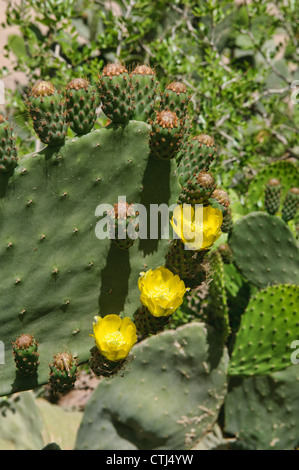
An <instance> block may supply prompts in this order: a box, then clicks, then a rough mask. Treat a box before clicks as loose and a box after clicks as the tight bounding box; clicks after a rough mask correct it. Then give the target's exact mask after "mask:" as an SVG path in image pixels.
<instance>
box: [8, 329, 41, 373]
mask: <svg viewBox="0 0 299 470" xmlns="http://www.w3.org/2000/svg"><path fill="white" fill-rule="evenodd" d="M12 346H13V355H14V359H15V363H16V366H17V368H18V370H19V371H20V372H22V373H23V374H25V375H34V374H36V372H37V368H38V365H39V361H38V357H39V353H38V352H37V349H38V344H37V342H36V341H35V339H34V337H33V336H32V335H29V334H22V335H21V336H19V337H18V338H17V339H16V341H14V342H13V343H12Z"/></svg>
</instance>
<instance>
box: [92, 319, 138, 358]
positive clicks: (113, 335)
mask: <svg viewBox="0 0 299 470" xmlns="http://www.w3.org/2000/svg"><path fill="white" fill-rule="evenodd" d="M93 333H94V334H93V335H89V336H93V337H94V338H95V343H96V346H97V348H98V350H99V351H100V353H101V354H102V355H103V356H105V357H106V358H107V359H108V360H109V361H120V360H122V359H125V358H126V357H127V356H128V354H129V352H130V350H131V349H132V347H133V346H134V344H135V343H136V341H137V335H136V326H135V324H134V323H133V322H132V320H131V319H130V318H129V317H125V318H124V319H123V320H122V319H121V318H120V317H119V316H118V315H106V316H105V317H103V318H102V317H94V322H93Z"/></svg>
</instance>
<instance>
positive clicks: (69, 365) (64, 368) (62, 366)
mask: <svg viewBox="0 0 299 470" xmlns="http://www.w3.org/2000/svg"><path fill="white" fill-rule="evenodd" d="M49 367H50V385H51V388H52V390H53V391H54V392H55V393H62V394H65V393H67V392H69V391H70V390H72V388H73V387H74V385H75V382H76V379H77V370H78V365H77V362H76V360H75V358H74V357H73V355H72V354H69V353H66V352H63V353H59V354H57V355H55V356H54V361H53V364H52V365H50V366H49Z"/></svg>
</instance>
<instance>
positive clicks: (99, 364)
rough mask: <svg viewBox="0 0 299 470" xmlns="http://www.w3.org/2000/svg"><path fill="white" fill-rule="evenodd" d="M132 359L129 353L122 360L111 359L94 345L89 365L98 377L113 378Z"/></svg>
mask: <svg viewBox="0 0 299 470" xmlns="http://www.w3.org/2000/svg"><path fill="white" fill-rule="evenodd" d="M131 359H132V356H131V355H129V356H127V357H126V358H125V359H121V360H120V361H110V360H109V359H107V358H106V357H105V356H103V355H102V354H101V353H100V351H99V350H98V348H97V347H96V346H94V347H93V348H92V349H91V356H90V359H89V366H90V368H91V370H92V371H93V373H94V374H95V375H96V376H97V377H106V378H112V377H114V376H115V375H117V374H118V373H119V372H120V371H121V370H123V369H124V367H125V365H126V364H127V363H128V362H129V361H130V360H131Z"/></svg>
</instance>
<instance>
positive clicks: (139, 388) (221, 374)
mask: <svg viewBox="0 0 299 470" xmlns="http://www.w3.org/2000/svg"><path fill="white" fill-rule="evenodd" d="M132 353H133V354H134V355H135V356H136V357H135V359H134V361H132V363H131V364H130V367H129V369H128V370H126V371H125V374H124V376H123V377H116V378H114V379H113V380H112V381H102V382H100V383H99V385H98V387H97V389H96V390H95V392H94V394H93V395H92V396H91V398H90V400H89V403H88V405H87V407H86V410H85V413H84V417H83V420H82V424H81V427H80V429H79V433H78V437H77V442H76V446H75V449H78V450H83V449H94V450H100V449H101V450H116V449H118V450H140V449H142V450H146V449H172V450H174V449H190V448H191V447H192V445H193V444H194V443H195V442H197V441H198V440H199V439H200V438H201V437H203V436H204V435H205V434H206V433H207V432H208V431H209V430H210V428H211V427H212V425H213V423H215V422H216V420H217V417H218V414H219V411H220V408H221V405H222V403H223V400H224V396H225V393H226V387H227V383H226V377H227V375H226V373H227V365H228V355H227V352H226V350H223V348H222V347H221V345H220V344H219V339H218V335H217V334H216V333H215V331H214V329H213V328H211V327H207V326H206V325H204V324H203V323H197V322H194V323H190V324H188V325H186V326H182V327H180V328H178V329H177V330H170V331H165V332H163V333H160V334H159V335H157V336H152V337H150V338H148V339H146V340H144V341H142V342H141V343H139V344H138V345H136V346H135V347H134V348H133V350H132ZM99 436H100V437H99Z"/></svg>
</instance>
